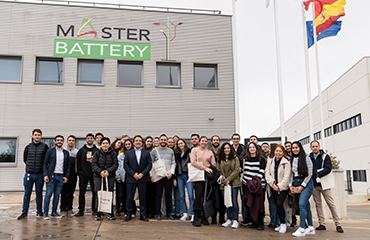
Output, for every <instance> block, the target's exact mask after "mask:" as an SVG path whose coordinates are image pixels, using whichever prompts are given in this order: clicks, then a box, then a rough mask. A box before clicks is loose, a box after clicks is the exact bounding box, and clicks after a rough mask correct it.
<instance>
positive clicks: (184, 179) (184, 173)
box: [175, 138, 194, 222]
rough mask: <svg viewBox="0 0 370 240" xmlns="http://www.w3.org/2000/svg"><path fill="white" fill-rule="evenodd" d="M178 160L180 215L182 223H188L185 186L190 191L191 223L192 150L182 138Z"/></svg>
mask: <svg viewBox="0 0 370 240" xmlns="http://www.w3.org/2000/svg"><path fill="white" fill-rule="evenodd" d="M175 159H176V176H177V186H178V190H179V193H180V206H181V207H180V214H181V215H182V217H181V218H180V220H181V221H186V220H188V219H189V215H188V208H187V206H186V200H185V185H186V189H187V191H188V200H189V208H190V209H189V213H190V216H191V222H193V220H194V212H193V204H194V196H193V183H192V182H188V179H189V176H188V163H190V149H189V147H188V144H187V143H186V141H185V140H184V139H182V138H180V139H179V140H178V141H177V143H176V151H175Z"/></svg>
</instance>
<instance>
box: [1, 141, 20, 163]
mask: <svg viewBox="0 0 370 240" xmlns="http://www.w3.org/2000/svg"><path fill="white" fill-rule="evenodd" d="M16 152H17V138H0V166H15V162H16Z"/></svg>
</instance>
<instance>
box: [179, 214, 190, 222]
mask: <svg viewBox="0 0 370 240" xmlns="http://www.w3.org/2000/svg"><path fill="white" fill-rule="evenodd" d="M188 219H189V216H188V214H187V213H184V215H182V217H181V218H180V220H181V221H184V222H185V221H186V220H188Z"/></svg>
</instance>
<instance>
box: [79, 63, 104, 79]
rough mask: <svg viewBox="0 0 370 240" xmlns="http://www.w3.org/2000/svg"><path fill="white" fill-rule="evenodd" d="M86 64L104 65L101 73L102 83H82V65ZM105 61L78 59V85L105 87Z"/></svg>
mask: <svg viewBox="0 0 370 240" xmlns="http://www.w3.org/2000/svg"><path fill="white" fill-rule="evenodd" d="M81 62H82V63H83V62H86V63H89V62H90V63H92V62H95V63H97V62H101V63H102V66H101V67H102V72H101V82H100V83H92V82H81V67H80V63H81ZM104 63H105V61H104V59H88V58H87V59H85V58H79V59H77V85H81V86H104Z"/></svg>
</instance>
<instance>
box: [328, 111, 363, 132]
mask: <svg viewBox="0 0 370 240" xmlns="http://www.w3.org/2000/svg"><path fill="white" fill-rule="evenodd" d="M361 124H362V120H361V114H358V115H356V116H354V117H351V118H349V119H346V120H344V121H342V122H340V123H337V124H335V125H334V126H333V128H334V134H337V133H340V132H343V131H345V130H348V129H351V128H354V127H357V126H359V125H361Z"/></svg>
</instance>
